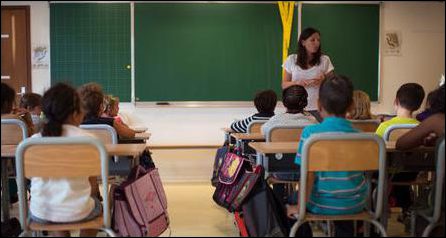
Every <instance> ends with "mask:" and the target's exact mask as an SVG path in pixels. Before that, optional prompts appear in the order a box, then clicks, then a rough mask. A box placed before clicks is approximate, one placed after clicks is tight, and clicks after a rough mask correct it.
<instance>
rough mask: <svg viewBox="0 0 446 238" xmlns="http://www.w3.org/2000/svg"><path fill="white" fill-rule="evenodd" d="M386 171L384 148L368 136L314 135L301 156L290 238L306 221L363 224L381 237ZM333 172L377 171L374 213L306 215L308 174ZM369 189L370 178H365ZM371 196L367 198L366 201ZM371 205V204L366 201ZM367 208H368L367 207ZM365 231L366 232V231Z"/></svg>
mask: <svg viewBox="0 0 446 238" xmlns="http://www.w3.org/2000/svg"><path fill="white" fill-rule="evenodd" d="M385 170H386V146H385V143H384V141H383V139H382V138H381V137H379V136H377V135H374V134H371V133H370V134H369V133H322V134H317V135H313V136H311V137H310V138H308V140H307V141H306V142H305V144H304V146H303V150H302V156H301V174H300V190H299V204H300V207H299V214H295V216H296V218H297V221H296V223H295V224H294V225H293V227H292V229H291V232H290V237H294V235H295V234H296V231H297V229H298V228H299V226H301V225H302V224H303V223H305V222H306V221H321V220H328V221H341V220H354V221H356V220H362V221H365V222H368V223H372V224H373V225H375V226H376V227H377V228H378V229H379V231H380V233H381V235H382V236H387V233H386V230H385V229H384V227H383V225H382V224H381V223H380V222H379V219H380V218H381V215H382V210H383V198H384V192H383V188H384V183H385ZM329 171H330V172H336V171H364V172H369V171H378V172H379V178H378V197H377V204H376V210H375V211H372V210H371V209H368V208H367V209H366V210H365V211H363V212H361V213H358V214H351V215H319V214H311V213H309V212H307V209H306V205H307V201H306V197H307V178H308V173H309V172H329ZM365 177H366V179H367V183H368V184H369V186H370V178H369V176H365ZM369 197H370V196H368V198H369ZM368 202H369V203H368V204H370V201H368ZM369 207H370V206H369ZM367 230H368V229H366V231H367Z"/></svg>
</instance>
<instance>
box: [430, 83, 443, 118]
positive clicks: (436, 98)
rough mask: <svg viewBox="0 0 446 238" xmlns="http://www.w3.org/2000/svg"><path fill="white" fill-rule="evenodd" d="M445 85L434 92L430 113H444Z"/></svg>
mask: <svg viewBox="0 0 446 238" xmlns="http://www.w3.org/2000/svg"><path fill="white" fill-rule="evenodd" d="M444 96H445V93H444V84H443V85H442V86H441V87H439V88H437V89H435V90H434V91H433V92H432V98H431V99H432V100H431V101H430V108H429V111H430V112H431V113H432V114H434V113H444Z"/></svg>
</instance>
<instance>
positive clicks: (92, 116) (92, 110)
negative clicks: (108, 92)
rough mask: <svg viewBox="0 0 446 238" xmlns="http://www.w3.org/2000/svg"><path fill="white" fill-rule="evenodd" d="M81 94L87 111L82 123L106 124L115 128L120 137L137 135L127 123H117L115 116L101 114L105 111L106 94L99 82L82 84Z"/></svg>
mask: <svg viewBox="0 0 446 238" xmlns="http://www.w3.org/2000/svg"><path fill="white" fill-rule="evenodd" d="M79 94H80V96H81V103H82V107H83V109H84V111H85V118H84V120H83V122H82V124H84V125H88V124H106V125H109V126H112V127H113V128H115V130H116V133H117V134H118V137H119V138H134V137H135V131H134V130H132V129H130V128H129V127H128V126H127V125H125V124H122V123H117V122H116V121H115V119H114V118H110V117H102V116H101V115H102V113H103V112H104V94H103V92H102V88H101V86H100V85H99V84H96V83H88V84H85V85H82V86H81V87H80V88H79Z"/></svg>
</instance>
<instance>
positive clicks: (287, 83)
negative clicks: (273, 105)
mask: <svg viewBox="0 0 446 238" xmlns="http://www.w3.org/2000/svg"><path fill="white" fill-rule="evenodd" d="M305 82H306V80H297V81H291V74H290V73H288V72H287V71H286V70H284V74H283V79H282V89H285V88H288V87H291V86H293V85H300V86H304V87H305V86H306V84H305Z"/></svg>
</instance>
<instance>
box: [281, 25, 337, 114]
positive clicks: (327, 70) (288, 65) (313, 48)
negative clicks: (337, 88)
mask: <svg viewBox="0 0 446 238" xmlns="http://www.w3.org/2000/svg"><path fill="white" fill-rule="evenodd" d="M320 38H321V36H320V33H319V31H318V30H316V29H314V28H306V29H305V30H303V31H302V33H301V34H300V37H299V42H298V51H297V54H292V55H290V56H288V58H287V59H286V61H285V63H284V64H283V65H282V67H283V68H284V69H285V73H284V76H283V79H282V88H283V89H285V88H288V87H290V86H292V85H301V86H303V87H305V89H306V90H307V92H308V105H307V107H306V111H308V112H310V113H311V114H312V115H313V116H314V117H316V119H317V120H318V121H322V118H321V117H320V115H319V113H318V111H317V101H318V98H319V86H320V84H321V82H322V80H324V79H325V78H326V77H327V76H328V75H329V74H332V73H333V70H334V67H333V64H332V63H331V61H330V58H329V57H328V56H327V55H323V54H322V53H321V41H320Z"/></svg>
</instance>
